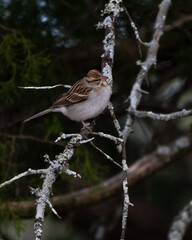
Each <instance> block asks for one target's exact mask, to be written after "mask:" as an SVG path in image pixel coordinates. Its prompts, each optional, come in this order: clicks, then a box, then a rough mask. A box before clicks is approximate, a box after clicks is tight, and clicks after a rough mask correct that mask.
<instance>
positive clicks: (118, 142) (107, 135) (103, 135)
mask: <svg viewBox="0 0 192 240" xmlns="http://www.w3.org/2000/svg"><path fill="white" fill-rule="evenodd" d="M90 134H91V135H95V136H100V137H104V138H107V139H109V140H111V141H112V142H114V143H115V144H117V145H119V144H122V143H123V139H122V138H118V137H115V136H112V135H110V134H106V133H103V132H91V133H90Z"/></svg>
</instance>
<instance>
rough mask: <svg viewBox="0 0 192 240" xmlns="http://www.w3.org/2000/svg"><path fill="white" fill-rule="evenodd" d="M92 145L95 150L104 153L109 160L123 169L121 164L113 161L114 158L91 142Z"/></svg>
mask: <svg viewBox="0 0 192 240" xmlns="http://www.w3.org/2000/svg"><path fill="white" fill-rule="evenodd" d="M90 143H91V145H92V146H93V147H94V148H95V149H97V150H98V151H99V152H100V153H102V154H103V155H104V156H105V157H106V158H107V159H109V160H110V161H111V162H113V163H114V164H115V165H117V166H118V167H120V168H121V169H122V166H121V165H120V164H119V163H117V162H116V161H115V160H113V158H112V157H110V156H109V155H108V154H106V153H105V152H104V151H103V150H101V149H100V148H98V147H97V146H96V145H95V144H94V143H93V142H90Z"/></svg>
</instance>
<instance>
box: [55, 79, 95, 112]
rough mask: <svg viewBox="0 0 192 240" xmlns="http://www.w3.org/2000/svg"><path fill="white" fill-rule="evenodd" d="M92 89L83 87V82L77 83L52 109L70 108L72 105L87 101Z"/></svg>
mask: <svg viewBox="0 0 192 240" xmlns="http://www.w3.org/2000/svg"><path fill="white" fill-rule="evenodd" d="M90 91H91V88H88V87H85V86H83V85H82V80H79V81H77V82H76V83H75V84H74V85H73V86H72V87H71V88H70V89H69V91H67V92H66V93H64V94H62V95H61V96H60V97H59V98H58V99H57V100H56V101H55V102H54V103H53V105H52V107H58V106H70V105H72V104H75V103H78V102H82V101H85V100H86V99H87V98H88V94H89V92H90Z"/></svg>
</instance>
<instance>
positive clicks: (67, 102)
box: [24, 69, 112, 126]
mask: <svg viewBox="0 0 192 240" xmlns="http://www.w3.org/2000/svg"><path fill="white" fill-rule="evenodd" d="M107 79H108V78H107V77H105V76H103V75H102V74H101V72H100V71H98V70H96V69H92V70H90V71H89V72H88V73H87V75H86V76H85V77H83V78H82V79H80V80H79V81H77V82H76V83H75V84H74V85H73V86H72V87H71V88H70V89H69V90H68V91H67V92H65V93H63V94H62V95H61V96H60V97H59V98H57V99H56V100H55V101H54V102H53V104H52V106H51V107H49V108H47V109H46V110H44V111H42V112H39V113H37V114H35V115H33V116H31V117H29V118H27V119H26V120H24V122H28V121H30V120H32V119H35V118H38V117H40V116H42V115H45V114H47V113H50V112H61V113H62V114H63V115H65V116H66V117H68V118H69V119H71V120H73V121H76V122H82V124H83V126H86V124H85V121H86V120H89V119H93V118H96V117H97V116H98V115H99V114H101V113H102V112H103V111H104V109H105V108H106V107H107V105H108V102H109V99H110V97H111V93H112V89H111V85H110V84H109V83H108V81H107Z"/></svg>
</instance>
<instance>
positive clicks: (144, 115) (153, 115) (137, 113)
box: [128, 109, 192, 121]
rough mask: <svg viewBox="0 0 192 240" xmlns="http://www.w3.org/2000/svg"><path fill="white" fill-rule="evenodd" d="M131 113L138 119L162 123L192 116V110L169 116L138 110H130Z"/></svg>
mask: <svg viewBox="0 0 192 240" xmlns="http://www.w3.org/2000/svg"><path fill="white" fill-rule="evenodd" d="M128 111H129V113H130V114H131V115H133V116H135V117H137V118H151V119H153V120H161V121H170V120H174V119H179V118H184V117H189V116H191V115H192V110H185V109H183V110H182V111H179V112H174V113H169V114H162V113H153V112H147V111H138V110H131V109H129V110H128Z"/></svg>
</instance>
